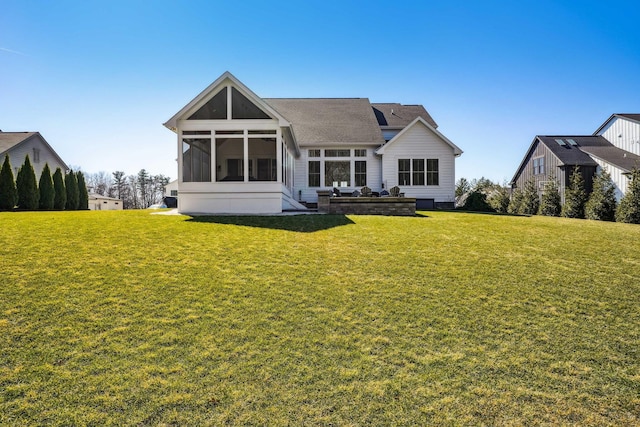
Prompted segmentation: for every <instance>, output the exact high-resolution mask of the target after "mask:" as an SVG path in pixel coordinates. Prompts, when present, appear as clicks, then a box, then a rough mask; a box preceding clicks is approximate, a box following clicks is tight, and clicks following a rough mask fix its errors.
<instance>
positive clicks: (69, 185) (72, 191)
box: [64, 171, 80, 211]
mask: <svg viewBox="0 0 640 427" xmlns="http://www.w3.org/2000/svg"><path fill="white" fill-rule="evenodd" d="M64 187H65V188H66V189H67V204H66V206H65V208H66V209H67V210H68V211H75V210H76V209H78V203H79V202H80V200H79V194H78V180H77V178H76V174H75V173H74V172H73V171H69V173H68V174H67V175H66V176H65V177H64Z"/></svg>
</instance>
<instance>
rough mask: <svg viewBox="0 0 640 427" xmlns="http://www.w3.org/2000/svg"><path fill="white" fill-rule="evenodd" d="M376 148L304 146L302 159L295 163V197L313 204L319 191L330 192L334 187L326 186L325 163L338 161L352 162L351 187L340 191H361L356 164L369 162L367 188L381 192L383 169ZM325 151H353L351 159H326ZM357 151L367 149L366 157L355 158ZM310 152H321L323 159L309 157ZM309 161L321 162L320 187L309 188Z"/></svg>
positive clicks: (301, 149) (301, 150)
mask: <svg viewBox="0 0 640 427" xmlns="http://www.w3.org/2000/svg"><path fill="white" fill-rule="evenodd" d="M376 148H377V147H376V146H304V147H301V148H300V157H299V158H298V159H296V161H295V168H294V169H295V176H294V180H293V182H294V191H293V197H294V198H295V199H296V200H298V201H300V200H301V201H304V202H312V203H315V202H317V201H318V193H317V191H318V190H330V189H331V188H333V187H327V186H325V185H324V183H325V182H324V178H325V177H324V166H323V165H324V163H323V162H324V161H325V160H336V161H346V160H348V161H350V162H351V185H350V186H348V187H345V188H340V191H344V192H346V193H350V192H353V191H355V190H360V188H361V186H356V185H355V162H356V161H362V160H365V161H366V162H367V187H369V188H371V190H373V191H380V190H381V189H382V168H381V163H380V157H379V156H377V155H376V154H375V149H376ZM325 149H329V150H331V149H341V150H346V149H349V150H350V151H351V156H350V157H330V158H325V157H324V150H325ZM356 149H366V150H367V156H366V157H355V156H354V155H353V154H354V151H353V150H356ZM309 150H320V155H321V157H309ZM309 161H320V162H321V164H320V187H309V177H308V171H309Z"/></svg>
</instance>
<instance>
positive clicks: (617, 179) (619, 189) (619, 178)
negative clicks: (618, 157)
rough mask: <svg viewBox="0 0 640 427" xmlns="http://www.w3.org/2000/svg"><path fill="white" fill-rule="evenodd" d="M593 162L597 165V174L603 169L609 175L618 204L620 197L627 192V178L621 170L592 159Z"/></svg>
mask: <svg viewBox="0 0 640 427" xmlns="http://www.w3.org/2000/svg"><path fill="white" fill-rule="evenodd" d="M593 160H595V161H596V163H598V172H599V171H600V170H602V169H604V170H606V171H607V172H609V175H611V180H612V181H613V183H614V184H615V186H616V199H617V200H618V202H620V199H621V198H622V196H624V195H625V194H626V192H627V185H628V183H629V178H627V176H626V175H623V173H622V169H620V168H618V167H616V166H614V165H612V164H610V163H607V162H604V161H602V160H600V159H597V158H593Z"/></svg>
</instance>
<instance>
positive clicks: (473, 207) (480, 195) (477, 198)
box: [462, 189, 495, 212]
mask: <svg viewBox="0 0 640 427" xmlns="http://www.w3.org/2000/svg"><path fill="white" fill-rule="evenodd" d="M462 209H463V210H465V211H474V212H495V210H494V209H493V208H492V207H491V206H489V204H488V203H487V196H486V195H485V194H484V192H483V191H482V190H479V189H475V190H473V191H472V192H471V193H470V194H469V195H468V196H467V199H466V200H465V202H464V204H463V205H462Z"/></svg>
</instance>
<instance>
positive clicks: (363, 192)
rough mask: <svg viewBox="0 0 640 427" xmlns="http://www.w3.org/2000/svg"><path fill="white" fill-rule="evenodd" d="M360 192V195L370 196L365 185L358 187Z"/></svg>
mask: <svg viewBox="0 0 640 427" xmlns="http://www.w3.org/2000/svg"><path fill="white" fill-rule="evenodd" d="M360 193H361V194H362V197H371V189H370V188H369V187H367V186H366V185H365V186H364V187H362V189H360Z"/></svg>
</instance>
